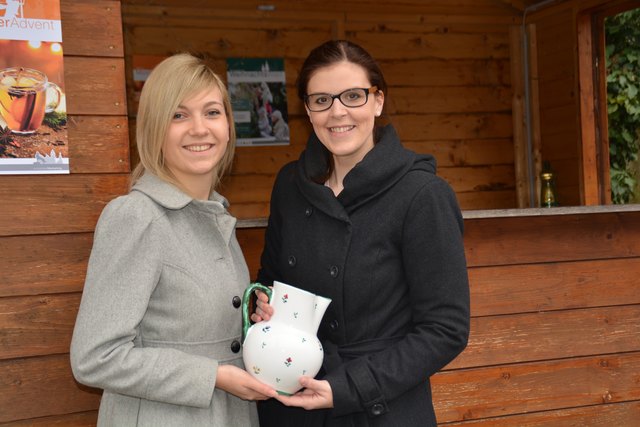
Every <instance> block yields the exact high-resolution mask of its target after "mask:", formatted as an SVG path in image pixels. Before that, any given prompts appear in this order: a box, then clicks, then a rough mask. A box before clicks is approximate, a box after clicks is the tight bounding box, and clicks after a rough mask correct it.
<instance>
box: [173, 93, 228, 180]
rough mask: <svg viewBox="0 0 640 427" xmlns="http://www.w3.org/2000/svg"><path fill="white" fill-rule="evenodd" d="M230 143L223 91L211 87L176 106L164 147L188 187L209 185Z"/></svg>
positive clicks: (174, 169) (175, 172) (174, 168)
mask: <svg viewBox="0 0 640 427" xmlns="http://www.w3.org/2000/svg"><path fill="white" fill-rule="evenodd" d="M228 143H229V118H228V117H227V115H226V113H225V109H224V104H223V98H222V94H221V93H220V90H219V89H218V88H217V87H211V88H209V89H206V90H203V91H201V92H198V93H196V94H194V95H193V96H190V97H188V98H187V99H185V100H184V101H183V102H181V103H180V105H179V106H178V108H177V109H176V111H175V113H174V115H173V118H172V119H171V122H170V124H169V129H168V131H167V137H166V139H165V142H164V146H163V152H164V160H165V164H166V166H167V168H168V169H169V170H170V171H171V173H172V174H173V175H174V176H175V178H176V179H177V180H178V182H179V183H180V184H182V185H183V186H184V187H185V188H187V189H190V190H192V189H200V188H208V187H210V186H211V184H212V183H213V180H214V176H215V170H216V167H217V166H218V163H219V162H220V159H222V157H223V156H224V153H225V151H226V150H227V145H228Z"/></svg>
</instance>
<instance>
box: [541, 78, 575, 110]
mask: <svg viewBox="0 0 640 427" xmlns="http://www.w3.org/2000/svg"><path fill="white" fill-rule="evenodd" d="M540 69H541V70H545V69H544V68H540ZM537 82H538V86H539V92H540V107H541V108H542V111H545V110H546V109H551V108H558V107H566V106H573V107H574V109H575V108H576V104H577V96H576V92H575V90H574V87H573V86H574V82H575V78H574V77H573V76H561V77H559V78H557V79H554V80H550V79H543V78H540V79H538V80H537Z"/></svg>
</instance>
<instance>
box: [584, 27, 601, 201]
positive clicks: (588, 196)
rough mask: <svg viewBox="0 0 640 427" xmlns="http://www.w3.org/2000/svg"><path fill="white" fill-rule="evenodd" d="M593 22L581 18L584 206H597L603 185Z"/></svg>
mask: <svg viewBox="0 0 640 427" xmlns="http://www.w3.org/2000/svg"><path fill="white" fill-rule="evenodd" d="M591 34H592V31H591V19H590V16H589V15H580V16H579V17H578V72H579V80H580V82H579V83H580V105H581V108H580V124H581V125H580V127H581V138H582V144H580V147H581V148H582V152H581V153H580V159H582V163H581V164H580V178H581V183H580V199H581V201H582V203H583V204H585V205H587V206H589V205H598V204H600V203H602V202H603V200H602V199H601V197H602V193H601V189H602V183H601V182H600V177H599V174H598V130H597V123H596V120H597V114H596V112H595V107H596V105H595V103H596V101H595V94H596V93H597V88H596V87H594V78H595V75H596V71H595V70H594V69H593V67H594V65H593V58H594V49H595V47H594V46H593V45H592V39H591Z"/></svg>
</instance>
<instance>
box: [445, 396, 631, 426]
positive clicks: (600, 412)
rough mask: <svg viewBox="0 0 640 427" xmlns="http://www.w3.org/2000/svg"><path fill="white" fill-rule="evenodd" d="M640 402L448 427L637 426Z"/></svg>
mask: <svg viewBox="0 0 640 427" xmlns="http://www.w3.org/2000/svg"><path fill="white" fill-rule="evenodd" d="M639 419H640V401H632V402H622V403H608V404H599V405H594V406H583V407H579V408H569V409H558V410H555V411H544V412H536V413H533V414H522V415H511V416H507V417H496V418H487V419H484V420H472V421H461V422H455V423H451V424H447V426H448V427H541V426H545V427H576V426H580V427H601V426H616V427H637V426H638V420H639Z"/></svg>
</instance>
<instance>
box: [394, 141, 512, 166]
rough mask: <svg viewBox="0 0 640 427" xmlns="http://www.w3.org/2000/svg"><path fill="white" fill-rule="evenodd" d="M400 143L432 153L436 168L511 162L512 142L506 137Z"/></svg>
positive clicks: (417, 151)
mask: <svg viewBox="0 0 640 427" xmlns="http://www.w3.org/2000/svg"><path fill="white" fill-rule="evenodd" d="M402 145H404V147H405V148H407V149H409V150H412V151H415V152H416V153H423V154H432V155H433V156H434V157H435V158H436V160H437V162H438V168H441V167H450V166H460V167H461V166H482V165H512V164H513V142H512V141H511V140H510V139H507V138H503V139H475V140H473V139H467V140H449V141H446V140H444V141H422V142H421V141H410V142H406V143H403V144H402Z"/></svg>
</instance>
